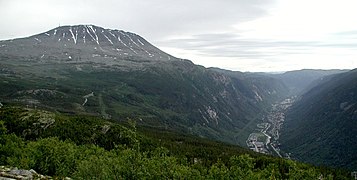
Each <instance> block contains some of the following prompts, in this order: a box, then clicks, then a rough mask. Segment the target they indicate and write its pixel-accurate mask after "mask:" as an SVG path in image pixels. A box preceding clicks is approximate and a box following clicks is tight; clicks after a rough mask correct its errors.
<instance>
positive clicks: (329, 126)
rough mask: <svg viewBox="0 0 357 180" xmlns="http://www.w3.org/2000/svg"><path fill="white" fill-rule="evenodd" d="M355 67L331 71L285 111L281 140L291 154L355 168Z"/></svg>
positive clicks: (283, 146) (314, 160)
mask: <svg viewBox="0 0 357 180" xmlns="http://www.w3.org/2000/svg"><path fill="white" fill-rule="evenodd" d="M356 124H357V70H356V69H355V70H352V71H349V72H347V73H343V74H338V75H334V76H331V77H329V78H328V80H326V81H323V82H321V83H320V84H319V85H318V86H315V87H314V88H312V89H311V90H310V91H308V92H307V93H305V94H304V95H303V96H302V97H301V99H300V100H299V101H297V102H296V103H295V104H294V105H293V106H292V107H291V109H290V111H289V112H288V113H287V118H286V122H285V124H284V127H283V132H282V134H283V135H282V137H281V143H282V149H283V150H284V151H287V152H290V153H292V155H291V156H292V157H293V158H295V159H299V160H302V161H305V162H309V163H315V164H318V165H328V166H335V167H344V168H350V169H351V170H356V168H357V154H356V149H357V143H356V139H357V126H356Z"/></svg>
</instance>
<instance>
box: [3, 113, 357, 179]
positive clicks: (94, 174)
mask: <svg viewBox="0 0 357 180" xmlns="http://www.w3.org/2000/svg"><path fill="white" fill-rule="evenodd" d="M0 119H1V121H0V141H1V145H0V152H1V153H0V164H2V165H7V166H16V167H19V168H25V169H26V168H27V169H29V168H32V169H34V170H36V171H37V172H40V173H42V174H46V175H51V176H54V177H58V178H60V177H65V176H67V177H73V178H75V179H88V178H89V179H93V178H95V179H117V178H119V179H121V178H125V179H143V178H147V179H182V178H185V179H317V178H320V177H323V178H326V179H349V178H350V175H349V173H348V172H345V171H340V170H333V169H329V168H322V167H314V166H311V165H307V164H302V163H298V162H295V161H292V160H287V159H278V158H273V157H269V156H265V155H261V154H256V153H252V152H249V151H246V150H244V149H241V148H239V147H237V146H232V145H227V144H223V143H218V142H213V141H208V140H204V139H198V138H194V137H189V136H184V135H177V134H172V135H171V134H170V133H168V132H162V131H161V133H160V131H156V132H159V133H152V132H150V131H152V129H150V130H148V129H145V128H137V127H136V126H135V123H134V122H132V121H128V122H129V123H128V124H117V123H114V122H110V121H107V120H103V119H98V118H95V117H88V116H64V115H61V114H58V113H51V112H48V111H43V110H33V109H24V108H13V107H7V108H1V109H0Z"/></svg>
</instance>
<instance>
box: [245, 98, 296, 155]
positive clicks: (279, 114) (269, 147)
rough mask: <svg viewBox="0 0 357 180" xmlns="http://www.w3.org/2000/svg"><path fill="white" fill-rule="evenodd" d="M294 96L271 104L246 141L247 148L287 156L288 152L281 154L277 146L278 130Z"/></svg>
mask: <svg viewBox="0 0 357 180" xmlns="http://www.w3.org/2000/svg"><path fill="white" fill-rule="evenodd" d="M294 99H295V98H294V97H290V98H287V99H284V100H283V101H281V102H278V103H275V104H273V105H272V108H271V110H270V112H269V113H268V114H267V115H266V116H265V117H264V118H263V119H262V122H260V123H259V124H257V129H255V130H254V132H252V133H251V134H250V135H249V137H248V139H247V141H246V143H247V146H248V147H249V149H251V150H253V151H255V152H259V153H263V154H272V155H277V156H279V157H287V158H289V154H282V153H281V152H280V148H279V145H280V143H279V137H280V130H281V127H282V125H283V123H284V120H285V112H286V110H287V109H288V108H289V107H290V106H291V105H292V104H293V102H294Z"/></svg>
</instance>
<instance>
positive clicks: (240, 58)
mask: <svg viewBox="0 0 357 180" xmlns="http://www.w3.org/2000/svg"><path fill="white" fill-rule="evenodd" d="M356 9H357V1H356V0H0V40H5V39H12V38H18V37H26V36H30V35H34V34H38V33H41V32H45V31H47V30H50V29H52V28H55V27H57V26H59V25H77V24H94V25H97V26H101V27H104V28H111V29H120V30H124V31H130V32H134V33H137V34H139V35H141V36H143V37H144V38H145V39H147V40H148V41H150V42H151V43H152V44H154V45H156V46H157V47H159V48H160V49H162V50H164V51H166V52H167V53H169V54H172V55H174V56H176V57H179V58H185V59H189V60H192V61H193V62H194V63H196V64H200V65H203V66H205V67H220V68H224V69H230V70H238V71H253V72H254V71H255V72H257V71H287V70H295V69H303V68H314V69H353V68H357V23H356V19H357V10H356Z"/></svg>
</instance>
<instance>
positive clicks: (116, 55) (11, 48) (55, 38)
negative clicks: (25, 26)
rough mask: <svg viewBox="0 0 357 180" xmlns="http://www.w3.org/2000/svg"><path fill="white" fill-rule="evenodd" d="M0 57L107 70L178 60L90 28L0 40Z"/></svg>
mask: <svg viewBox="0 0 357 180" xmlns="http://www.w3.org/2000/svg"><path fill="white" fill-rule="evenodd" d="M0 55H1V56H6V57H8V58H10V59H13V58H21V59H25V60H26V61H29V62H33V63H38V64H49V63H66V64H88V63H91V64H96V65H97V66H101V67H103V66H106V67H108V68H109V66H110V67H111V68H113V67H117V68H118V67H123V66H124V67H130V68H134V67H139V66H142V65H143V63H144V64H145V63H146V64H147V63H150V62H153V61H156V62H157V61H171V60H178V59H177V58H175V57H173V56H171V55H169V54H167V53H165V52H163V51H161V50H160V49H158V48H156V47H155V46H153V45H152V44H150V43H149V42H148V41H146V40H145V39H144V38H142V37H141V36H139V35H137V34H134V33H131V32H125V31H122V30H111V29H104V28H102V27H98V26H94V25H77V26H61V27H57V28H54V29H52V30H49V31H47V32H44V33H40V34H37V35H34V36H30V37H27V38H21V39H15V40H7V41H0Z"/></svg>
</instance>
